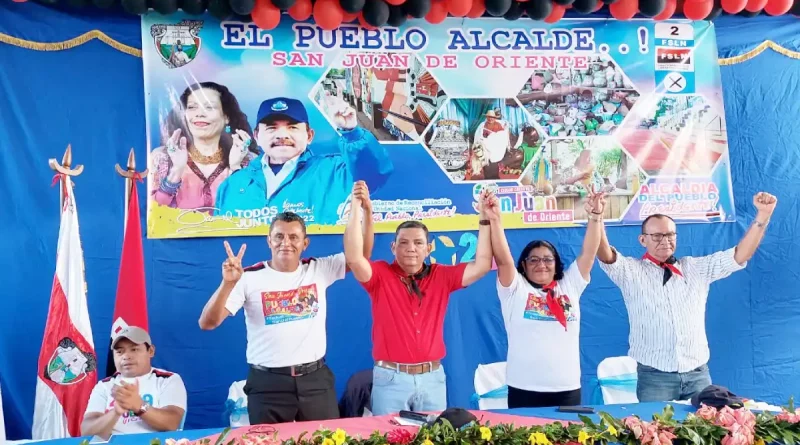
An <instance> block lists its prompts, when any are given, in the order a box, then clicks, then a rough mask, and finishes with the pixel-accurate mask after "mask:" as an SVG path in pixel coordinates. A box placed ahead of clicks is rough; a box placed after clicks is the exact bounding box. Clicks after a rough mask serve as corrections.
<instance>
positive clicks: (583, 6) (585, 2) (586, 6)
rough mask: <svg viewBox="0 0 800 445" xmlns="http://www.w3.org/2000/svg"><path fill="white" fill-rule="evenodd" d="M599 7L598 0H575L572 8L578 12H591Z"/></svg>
mask: <svg viewBox="0 0 800 445" xmlns="http://www.w3.org/2000/svg"><path fill="white" fill-rule="evenodd" d="M595 8H597V0H575V2H573V3H572V9H574V10H575V12H577V13H578V14H591V13H592V12H594V10H595Z"/></svg>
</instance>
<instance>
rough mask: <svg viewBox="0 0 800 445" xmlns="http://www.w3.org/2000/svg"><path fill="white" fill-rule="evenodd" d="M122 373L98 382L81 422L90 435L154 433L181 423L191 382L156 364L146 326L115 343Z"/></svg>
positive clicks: (132, 328)
mask: <svg viewBox="0 0 800 445" xmlns="http://www.w3.org/2000/svg"><path fill="white" fill-rule="evenodd" d="M111 349H112V350H113V351H114V352H113V354H114V365H116V367H117V372H116V373H115V374H114V375H112V376H111V377H108V378H106V379H103V380H102V381H100V382H98V383H97V385H96V386H95V387H94V389H93V390H92V395H91V396H90V397H89V405H88V406H87V407H86V414H84V416H83V423H82V424H81V434H82V435H84V436H100V437H103V438H106V439H107V438H108V437H110V436H111V435H112V434H131V433H153V432H161V431H175V430H178V429H180V428H181V424H182V423H183V419H184V414H185V413H186V387H184V385H183V380H182V379H181V377H180V376H179V375H178V374H175V373H172V372H167V371H164V370H161V369H156V368H153V367H152V366H151V365H150V360H151V359H152V358H153V355H154V354H155V346H153V342H152V341H151V340H150V335H148V334H147V332H145V330H144V329H141V328H138V327H135V326H128V327H126V328H125V329H123V330H121V331H120V332H119V333H118V334H117V335H116V336H115V337H114V340H113V341H112V342H111Z"/></svg>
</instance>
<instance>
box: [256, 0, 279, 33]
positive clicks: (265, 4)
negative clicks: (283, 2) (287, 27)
mask: <svg viewBox="0 0 800 445" xmlns="http://www.w3.org/2000/svg"><path fill="white" fill-rule="evenodd" d="M250 15H251V16H252V17H253V23H255V24H256V26H258V27H259V28H261V29H275V27H277V26H278V23H280V22H281V10H280V9H278V8H276V7H275V5H273V4H272V2H271V1H270V0H256V6H255V8H253V12H252V13H251V14H250Z"/></svg>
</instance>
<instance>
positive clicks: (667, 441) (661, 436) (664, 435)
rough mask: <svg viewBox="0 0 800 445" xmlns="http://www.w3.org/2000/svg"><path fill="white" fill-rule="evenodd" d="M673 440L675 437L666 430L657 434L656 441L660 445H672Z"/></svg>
mask: <svg viewBox="0 0 800 445" xmlns="http://www.w3.org/2000/svg"><path fill="white" fill-rule="evenodd" d="M674 438H675V435H674V434H672V433H671V432H670V431H668V430H662V431H659V433H658V441H659V442H661V445H672V439H674Z"/></svg>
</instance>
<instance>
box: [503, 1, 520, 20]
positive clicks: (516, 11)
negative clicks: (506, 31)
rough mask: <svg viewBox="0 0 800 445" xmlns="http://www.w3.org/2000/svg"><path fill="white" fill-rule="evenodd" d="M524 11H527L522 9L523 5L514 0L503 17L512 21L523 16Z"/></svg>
mask: <svg viewBox="0 0 800 445" xmlns="http://www.w3.org/2000/svg"><path fill="white" fill-rule="evenodd" d="M523 12H525V11H524V10H523V9H522V5H520V3H519V2H513V1H512V2H511V5H510V6H509V8H508V11H506V13H505V14H503V18H504V19H506V20H512V21H513V20H518V19H519V18H520V17H522V13H523Z"/></svg>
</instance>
